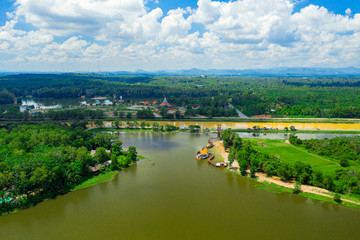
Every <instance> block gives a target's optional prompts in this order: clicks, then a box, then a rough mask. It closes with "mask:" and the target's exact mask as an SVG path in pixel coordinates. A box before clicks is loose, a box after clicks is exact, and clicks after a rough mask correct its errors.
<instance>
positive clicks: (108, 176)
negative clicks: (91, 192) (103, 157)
mask: <svg viewBox="0 0 360 240" xmlns="http://www.w3.org/2000/svg"><path fill="white" fill-rule="evenodd" d="M117 173H118V171H111V172H107V173H102V174H99V175H97V176H94V177H92V178H90V179H88V180H86V181H85V182H82V183H81V184H80V185H78V186H76V187H75V188H74V189H73V191H76V190H80V189H84V188H89V187H92V186H94V185H96V184H99V183H104V182H108V181H111V180H113V179H114V178H115V175H116V174H117Z"/></svg>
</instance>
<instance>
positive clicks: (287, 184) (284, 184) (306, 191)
mask: <svg viewBox="0 0 360 240" xmlns="http://www.w3.org/2000/svg"><path fill="white" fill-rule="evenodd" d="M214 145H215V148H216V150H217V151H218V152H219V154H221V155H222V157H223V158H224V161H225V162H226V163H227V164H230V162H229V161H228V160H227V159H228V155H229V153H228V152H226V151H225V149H224V146H223V144H222V141H216V142H214ZM229 171H230V172H232V173H234V174H236V175H239V176H241V174H240V170H239V164H238V162H237V161H234V162H233V164H232V165H231V166H229ZM249 176H250V170H247V172H246V176H242V177H246V178H249V179H251V180H253V181H257V182H259V183H261V184H266V185H270V186H271V185H273V184H275V185H276V186H277V187H278V188H279V189H280V190H283V191H284V192H291V193H292V190H293V189H294V188H295V187H294V183H295V182H294V181H282V180H280V178H279V177H274V176H273V177H268V176H266V174H265V173H261V172H256V174H255V178H250V177H249ZM265 191H266V190H265ZM299 195H301V196H304V197H309V198H313V199H317V200H321V201H326V202H330V203H334V204H339V205H343V206H347V207H353V208H359V209H360V202H356V201H352V200H349V199H346V198H343V196H342V203H337V202H335V201H334V200H333V197H334V196H333V195H334V193H332V192H330V191H328V190H326V189H323V188H319V187H314V186H311V185H302V186H301V193H300V194H299ZM317 196H320V197H321V198H320V199H319V198H318V197H317Z"/></svg>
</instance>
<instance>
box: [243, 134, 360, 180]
mask: <svg viewBox="0 0 360 240" xmlns="http://www.w3.org/2000/svg"><path fill="white" fill-rule="evenodd" d="M248 140H249V141H251V142H253V143H254V147H255V149H256V150H258V151H260V152H264V153H267V154H269V155H271V156H274V155H278V156H279V157H280V159H281V161H283V162H287V163H289V164H293V163H295V162H296V161H300V162H303V163H308V164H310V165H311V167H312V168H313V169H314V170H318V171H321V172H323V173H324V174H326V175H334V174H335V171H336V170H337V169H344V168H343V167H341V166H340V164H339V161H338V160H335V159H331V158H328V157H325V156H319V155H316V154H313V153H311V152H308V151H307V150H306V149H304V148H302V147H296V146H293V145H291V144H287V143H285V141H284V140H270V139H266V140H265V139H261V140H259V139H248ZM258 141H261V142H262V143H263V144H265V145H266V147H263V146H260V145H259V144H257V142H258ZM347 169H355V170H357V171H360V166H358V165H352V166H350V167H347Z"/></svg>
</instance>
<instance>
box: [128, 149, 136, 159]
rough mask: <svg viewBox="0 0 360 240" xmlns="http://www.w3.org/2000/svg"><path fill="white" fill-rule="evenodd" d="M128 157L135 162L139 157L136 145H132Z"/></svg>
mask: <svg viewBox="0 0 360 240" xmlns="http://www.w3.org/2000/svg"><path fill="white" fill-rule="evenodd" d="M128 157H129V159H130V160H131V161H132V162H135V161H136V159H137V152H136V147H133V146H130V147H129V149H128Z"/></svg>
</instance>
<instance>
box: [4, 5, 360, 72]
mask: <svg viewBox="0 0 360 240" xmlns="http://www.w3.org/2000/svg"><path fill="white" fill-rule="evenodd" d="M358 1H359V0H341V1H340V0H232V1H211V0H198V1H196V0H193V1H190V0H0V71H64V72H66V71H72V72H74V71H97V70H98V63H99V66H100V71H124V70H127V71H132V70H137V69H143V70H166V69H188V68H202V69H220V68H221V69H249V68H271V67H350V66H351V67H360V4H359V2H358Z"/></svg>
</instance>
